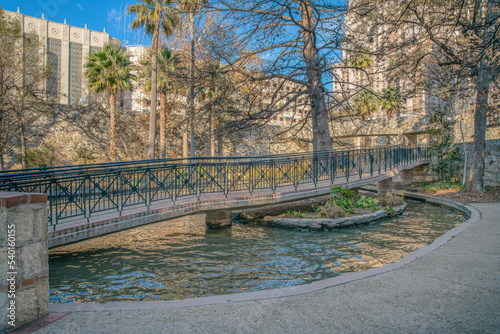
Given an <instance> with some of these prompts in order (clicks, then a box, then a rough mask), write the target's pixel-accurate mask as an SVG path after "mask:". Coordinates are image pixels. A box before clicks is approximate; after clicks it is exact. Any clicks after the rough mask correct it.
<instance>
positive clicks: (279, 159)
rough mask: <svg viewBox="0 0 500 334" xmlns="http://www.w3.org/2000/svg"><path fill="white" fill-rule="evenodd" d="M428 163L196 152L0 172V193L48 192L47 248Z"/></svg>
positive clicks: (370, 156)
mask: <svg viewBox="0 0 500 334" xmlns="http://www.w3.org/2000/svg"><path fill="white" fill-rule="evenodd" d="M428 163H429V155H428V151H427V149H426V147H425V146H422V145H413V146H384V147H373V148H366V149H357V150H345V151H332V152H317V153H312V152H311V153H303V154H288V155H274V156H261V157H224V158H214V157H202V158H200V157H197V158H193V159H189V160H187V161H186V160H185V159H184V160H183V159H166V160H148V161H135V162H124V163H109V164H93V165H80V166H64V167H51V168H41V169H28V170H17V171H4V172H0V191H16V192H29V193H44V194H47V202H48V206H47V213H48V221H49V248H50V247H56V246H60V245H64V244H68V243H72V242H76V241H81V240H85V239H89V238H93V237H96V236H100V235H104V234H108V233H113V232H117V231H120V230H124V229H127V228H132V227H136V226H140V225H145V224H150V223H154V222H158V221H163V220H167V219H172V218H176V217H181V216H185V215H190V214H196V213H210V212H214V211H215V212H217V211H226V212H227V211H229V210H236V209H242V208H248V207H256V206H263V205H268V204H274V203H282V202H289V201H294V200H299V199H304V198H309V197H315V196H320V195H325V194H328V193H329V192H330V189H331V187H333V186H345V187H347V188H358V187H361V186H365V185H368V184H373V183H380V184H386V185H387V180H388V179H391V178H392V177H393V176H395V175H397V174H398V173H403V174H405V173H406V174H405V175H406V177H408V175H411V171H412V170H413V168H415V167H418V166H420V165H424V164H428Z"/></svg>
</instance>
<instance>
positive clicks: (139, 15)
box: [127, 0, 180, 159]
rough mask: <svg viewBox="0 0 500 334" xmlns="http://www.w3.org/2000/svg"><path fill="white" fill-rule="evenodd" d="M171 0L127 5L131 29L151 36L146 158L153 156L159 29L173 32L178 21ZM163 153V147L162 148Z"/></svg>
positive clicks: (140, 0)
mask: <svg viewBox="0 0 500 334" xmlns="http://www.w3.org/2000/svg"><path fill="white" fill-rule="evenodd" d="M172 4H173V1H172V0H139V1H138V3H137V4H132V5H129V6H128V7H127V13H128V14H135V18H134V20H133V21H132V22H131V23H130V27H131V28H132V29H140V28H142V29H143V30H144V32H145V33H146V34H148V35H151V36H152V48H151V51H152V57H151V88H152V89H151V104H150V106H151V107H150V113H149V139H148V158H149V159H154V157H155V135H156V103H157V92H156V90H157V85H158V79H157V56H158V45H159V38H160V30H162V31H163V32H164V34H165V36H169V35H171V34H172V33H173V30H174V27H175V26H176V25H177V24H178V22H179V19H180V17H179V15H178V14H177V12H176V11H175V9H174V8H173V6H172ZM162 152H163V153H164V152H165V150H164V147H163V148H162Z"/></svg>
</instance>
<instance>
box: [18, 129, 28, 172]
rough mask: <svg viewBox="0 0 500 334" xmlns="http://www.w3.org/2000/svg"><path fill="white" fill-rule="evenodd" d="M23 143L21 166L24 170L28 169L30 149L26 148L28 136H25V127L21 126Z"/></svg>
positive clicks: (20, 137)
mask: <svg viewBox="0 0 500 334" xmlns="http://www.w3.org/2000/svg"><path fill="white" fill-rule="evenodd" d="M19 139H20V141H21V166H22V169H26V168H28V159H27V157H28V149H27V147H26V136H25V135H24V126H21V133H20V135H19Z"/></svg>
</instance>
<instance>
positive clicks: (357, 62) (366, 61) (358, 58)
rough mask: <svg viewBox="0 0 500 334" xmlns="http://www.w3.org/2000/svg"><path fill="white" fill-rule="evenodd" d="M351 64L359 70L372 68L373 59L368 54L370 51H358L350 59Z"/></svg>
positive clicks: (367, 49) (366, 49)
mask: <svg viewBox="0 0 500 334" xmlns="http://www.w3.org/2000/svg"><path fill="white" fill-rule="evenodd" d="M351 64H352V66H354V67H357V68H359V69H361V70H366V69H367V68H369V67H371V66H373V57H372V55H371V54H370V49H369V48H366V47H364V48H362V49H361V50H360V51H358V52H356V53H354V54H353V56H352V58H351Z"/></svg>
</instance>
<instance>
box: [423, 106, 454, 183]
mask: <svg viewBox="0 0 500 334" xmlns="http://www.w3.org/2000/svg"><path fill="white" fill-rule="evenodd" d="M455 122H456V121H455V120H454V119H453V118H452V117H450V116H449V115H448V113H447V112H446V111H445V108H438V109H436V110H434V112H433V113H432V114H431V116H430V126H429V127H428V128H427V135H428V136H429V153H430V154H431V155H434V156H436V157H437V161H433V162H432V164H431V165H430V166H429V168H430V169H431V170H432V171H433V172H436V173H438V174H439V175H440V176H441V179H445V178H447V177H451V175H452V174H453V172H454V171H455V170H454V164H453V163H454V162H456V161H460V160H461V158H462V155H461V154H460V151H459V149H458V147H457V146H455V145H454V142H455V138H454V134H453V126H454V124H455Z"/></svg>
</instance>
